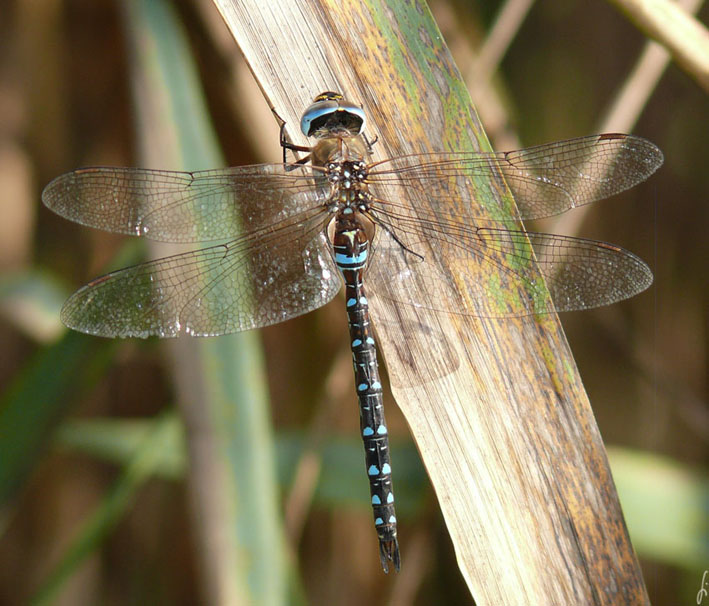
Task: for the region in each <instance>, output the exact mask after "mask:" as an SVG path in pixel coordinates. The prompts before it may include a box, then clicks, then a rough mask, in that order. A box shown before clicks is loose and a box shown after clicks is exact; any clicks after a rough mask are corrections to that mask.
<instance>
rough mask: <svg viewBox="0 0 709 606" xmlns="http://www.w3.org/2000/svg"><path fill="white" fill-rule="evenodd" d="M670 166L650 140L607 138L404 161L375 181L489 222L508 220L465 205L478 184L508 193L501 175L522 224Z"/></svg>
mask: <svg viewBox="0 0 709 606" xmlns="http://www.w3.org/2000/svg"><path fill="white" fill-rule="evenodd" d="M662 161H663V156H662V152H661V151H660V150H659V149H658V148H657V147H656V146H655V145H654V144H653V143H650V142H649V141H646V140H645V139H642V138H640V137H634V136H632V135H621V134H604V135H593V136H589V137H581V138H578V139H570V140H568V141H557V142H554V143H548V144H545V145H538V146H536V147H530V148H528V149H522V150H518V151H510V152H494V153H432V154H414V155H408V156H400V157H397V158H392V159H390V160H384V161H383V162H379V163H377V164H375V165H373V166H372V168H371V169H370V171H369V175H368V182H370V183H372V184H377V183H383V184H386V183H393V184H399V185H403V186H404V187H406V188H410V189H411V190H414V191H417V192H419V194H420V195H421V196H425V197H426V198H428V199H429V200H430V202H431V205H432V207H433V208H434V209H436V211H440V212H441V213H443V215H444V216H445V215H448V216H450V217H453V216H454V213H455V214H459V215H460V216H466V217H467V218H469V219H475V220H476V221H478V222H485V221H489V220H490V219H491V217H492V218H493V219H496V220H505V215H504V214H501V213H500V211H501V210H502V209H501V208H500V207H499V206H497V203H496V202H494V201H491V200H478V203H479V205H480V206H481V207H482V209H483V210H482V212H481V213H480V215H481V216H479V217H478V216H470V209H469V208H467V209H461V203H460V201H461V200H467V199H469V194H468V189H469V187H470V185H471V180H473V181H474V180H475V179H481V180H483V181H485V182H489V181H490V180H492V182H493V183H499V187H500V189H502V188H504V183H503V182H502V181H501V180H500V176H501V177H502V178H504V181H505V182H506V183H507V185H508V186H509V188H510V190H511V191H512V194H513V195H514V197H515V202H516V203H517V208H518V210H519V218H521V219H538V218H542V217H549V216H552V215H556V214H559V213H562V212H564V211H566V210H569V209H570V208H575V207H577V206H582V205H584V204H588V203H590V202H593V201H595V200H601V199H603V198H607V197H608V196H612V195H614V194H617V193H619V192H622V191H624V190H626V189H628V188H630V187H633V186H634V185H636V184H638V183H640V182H641V181H644V180H645V179H647V178H648V177H649V176H650V175H651V174H652V173H654V172H655V171H656V170H657V169H658V168H659V167H660V165H661V164H662ZM463 211H465V215H462V214H460V213H462V212H463ZM506 216H507V217H509V215H506Z"/></svg>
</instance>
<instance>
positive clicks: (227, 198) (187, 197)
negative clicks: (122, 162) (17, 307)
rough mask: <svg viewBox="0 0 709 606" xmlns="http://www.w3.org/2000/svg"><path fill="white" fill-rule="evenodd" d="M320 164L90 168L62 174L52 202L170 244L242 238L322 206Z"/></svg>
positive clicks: (78, 216)
mask: <svg viewBox="0 0 709 606" xmlns="http://www.w3.org/2000/svg"><path fill="white" fill-rule="evenodd" d="M318 170H319V169H317V168H313V167H310V166H308V167H305V166H302V165H299V164H287V165H284V164H257V165H253V166H239V167H232V168H223V169H217V170H206V171H199V172H191V173H188V172H174V171H163V170H149V169H141V168H109V167H104V168H84V169H80V170H76V171H73V172H70V173H66V174H64V175H61V176H59V177H57V178H56V179H54V180H53V181H52V182H51V183H50V184H49V185H47V187H46V188H45V189H44V192H43V193H42V200H43V202H44V204H45V205H46V206H47V207H48V208H50V209H52V210H53V211H54V212H56V213H57V214H59V215H61V216H62V217H65V218H67V219H70V220H71V221H74V222H76V223H80V224H82V225H87V226H89V227H96V228H98V229H103V230H105V231H111V232H117V233H123V234H129V235H133V236H145V237H148V238H151V239H153V240H159V241H163V242H205V241H210V240H224V239H227V238H234V237H237V236H238V235H239V234H240V233H247V232H256V231H258V230H260V229H263V228H264V227H267V226H269V225H272V224H274V223H278V222H280V221H283V220H285V219H287V218H288V216H290V215H294V214H297V213H299V212H301V211H303V210H306V209H307V208H311V207H312V206H315V205H317V203H318V201H322V200H324V199H325V198H326V197H327V194H328V193H329V187H328V186H326V185H324V184H323V181H322V180H317V179H315V178H314V177H313V172H314V171H315V172H316V173H317V171H318Z"/></svg>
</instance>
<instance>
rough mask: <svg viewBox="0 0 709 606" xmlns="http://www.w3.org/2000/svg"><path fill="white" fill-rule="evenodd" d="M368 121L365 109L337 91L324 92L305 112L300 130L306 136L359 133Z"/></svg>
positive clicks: (353, 134) (320, 136) (354, 134)
mask: <svg viewBox="0 0 709 606" xmlns="http://www.w3.org/2000/svg"><path fill="white" fill-rule="evenodd" d="M365 122H366V118H365V114H364V110H363V109H362V108H361V107H358V106H357V105H355V104H354V103H350V102H349V101H346V100H345V99H344V98H343V97H342V95H339V94H337V93H323V94H322V95H318V97H316V98H315V102H314V103H313V104H312V105H311V106H310V107H308V109H306V110H305V112H303V117H302V118H301V120H300V130H301V132H302V133H303V134H304V135H305V136H306V137H318V138H322V137H327V136H329V135H332V134H333V133H338V132H339V133H340V134H342V133H343V131H344V132H346V133H347V134H348V135H349V136H353V137H354V136H356V135H359V134H360V133H361V132H362V130H364V125H365Z"/></svg>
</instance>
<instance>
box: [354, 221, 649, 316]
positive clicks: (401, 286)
mask: <svg viewBox="0 0 709 606" xmlns="http://www.w3.org/2000/svg"><path fill="white" fill-rule="evenodd" d="M376 220H377V223H378V225H379V229H378V230H377V235H376V236H375V242H374V253H373V257H378V258H376V259H375V258H373V259H372V263H371V264H370V266H369V268H368V273H367V279H368V283H369V284H372V288H373V289H375V290H376V292H377V294H379V295H381V296H384V297H387V298H389V299H392V300H395V301H400V302H403V303H407V304H412V305H414V306H420V307H425V308H429V309H433V310H438V311H445V312H448V313H458V314H464V315H472V316H477V317H491V318H497V317H510V316H524V315H530V314H541V313H549V312H552V311H573V310H582V309H589V308H593V307H598V306H601V305H609V304H611V303H615V302H617V301H621V300H623V299H626V298H628V297H632V296H633V295H635V294H637V293H639V292H642V291H643V290H645V289H646V288H648V286H650V284H651V283H652V272H651V271H650V269H649V268H648V266H647V265H646V264H645V263H644V262H643V261H642V260H641V259H639V258H638V257H636V256H635V255H634V254H632V253H631V252H629V251H627V250H625V249H623V248H620V247H617V246H614V245H611V244H607V243H605V242H598V241H595V240H586V239H582V238H572V237H568V236H559V235H555V234H542V233H533V232H525V231H521V230H507V229H501V228H490V227H471V226H469V225H464V224H462V223H452V222H448V223H441V222H434V221H423V220H421V219H420V218H416V219H410V218H406V217H404V216H401V215H399V216H394V215H391V214H386V215H384V214H382V213H381V212H379V213H377V215H376ZM394 236H395V237H394ZM530 243H531V247H530ZM532 247H533V248H532ZM533 251H534V252H533ZM383 258H386V263H384V262H382V261H383ZM446 265H450V266H451V268H452V271H450V272H449V271H447V270H443V269H442V268H443V267H445V266H446ZM545 285H546V286H545ZM547 288H548V290H547Z"/></svg>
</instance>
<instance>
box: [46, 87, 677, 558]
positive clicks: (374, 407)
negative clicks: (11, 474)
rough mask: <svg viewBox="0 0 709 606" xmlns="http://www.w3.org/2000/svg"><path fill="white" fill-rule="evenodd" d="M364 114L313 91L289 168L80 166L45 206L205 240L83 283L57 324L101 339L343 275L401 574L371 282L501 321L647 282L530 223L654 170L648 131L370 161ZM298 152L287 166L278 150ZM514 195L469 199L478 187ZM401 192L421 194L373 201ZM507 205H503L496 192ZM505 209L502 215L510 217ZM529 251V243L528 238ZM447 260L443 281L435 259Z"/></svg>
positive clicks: (375, 503) (179, 329)
mask: <svg viewBox="0 0 709 606" xmlns="http://www.w3.org/2000/svg"><path fill="white" fill-rule="evenodd" d="M365 124H366V114H365V112H364V110H363V109H362V108H361V107H359V106H358V105H356V104H354V103H352V102H349V101H347V100H346V99H345V98H344V97H343V96H342V95H341V94H339V93H334V92H325V93H322V94H320V95H318V96H317V97H316V98H315V99H314V101H313V103H312V105H311V106H310V107H308V108H307V109H306V110H305V112H304V113H303V117H302V120H301V130H302V132H303V134H304V135H305V136H306V137H310V138H313V139H314V140H315V144H314V145H313V146H312V147H301V146H296V145H293V144H291V143H289V142H287V141H286V140H285V138H284V137H283V135H282V137H281V144H282V146H283V148H284V162H283V163H278V164H258V165H253V166H239V167H232V168H223V169H216V170H207V171H199V172H174V171H164V170H150V169H141V168H107V167H100V168H85V169H80V170H76V171H73V172H70V173H67V174H64V175H61V176H60V177H57V178H56V179H54V180H53V181H52V182H51V183H50V184H49V185H48V186H47V187H46V188H45V190H44V192H43V194H42V199H43V201H44V204H45V205H46V206H47V207H49V208H50V209H52V210H53V211H54V212H56V213H58V214H59V215H61V216H63V217H66V218H67V219H70V220H72V221H75V222H77V223H80V224H82V225H87V226H90V227H95V228H98V229H103V230H106V231H110V232H117V233H122V234H130V235H134V236H140V237H146V238H151V239H154V240H158V241H165V242H174V243H183V244H191V243H208V245H207V246H206V247H205V248H201V249H199V250H192V251H189V252H183V253H180V254H175V255H172V256H169V257H166V258H163V259H157V260H152V261H148V262H145V263H141V264H139V265H135V266H133V267H128V268H126V269H121V270H119V271H115V272H112V273H109V274H107V275H105V276H102V277H99V278H96V279H95V280H92V281H91V282H89V283H88V284H87V285H86V286H84V287H82V288H81V289H79V290H78V291H77V292H75V293H74V294H73V295H72V296H71V297H70V298H69V299H68V300H67V301H66V303H65V305H64V307H63V308H62V312H61V318H62V321H63V322H64V323H65V324H66V325H67V326H69V327H70V328H73V329H75V330H78V331H81V332H85V333H88V334H92V335H99V336H103V337H148V336H158V337H177V336H178V335H182V334H185V335H192V336H205V337H206V336H218V335H224V334H229V333H234V332H239V331H244V330H250V329H253V328H259V327H263V326H269V325H272V324H276V323H279V322H284V321H286V320H288V319H290V318H293V317H296V316H299V315H302V314H305V313H308V312H309V311H312V310H314V309H317V308H319V307H321V306H323V305H325V304H326V303H327V302H329V301H330V300H332V299H333V298H334V297H335V295H336V294H337V293H338V292H339V291H340V290H341V289H342V286H343V284H344V294H345V296H344V299H345V306H346V311H347V316H348V320H349V331H350V344H351V348H352V355H353V365H354V374H355V387H356V392H357V397H358V400H359V408H360V429H361V436H362V439H363V441H364V447H365V461H366V471H367V476H368V478H369V483H370V493H371V504H372V509H373V514H374V524H375V527H376V531H377V536H378V539H379V551H380V558H381V563H382V567H383V569H384V571H385V572H388V569H389V565H390V564H391V565H393V566H394V568H395V569H396V570H399V568H400V554H399V545H398V539H397V524H396V514H395V510H394V492H393V487H392V480H391V458H390V454H389V442H388V430H387V425H386V420H385V417H384V409H383V399H382V385H381V381H380V377H379V371H378V366H377V350H376V344H375V340H374V333H373V330H372V326H371V324H370V319H369V302H368V300H367V295H366V291H370V292H373V293H376V294H377V295H378V296H382V297H385V298H388V299H389V300H392V301H395V302H397V303H401V304H405V305H413V306H418V307H424V308H427V309H432V310H434V311H438V312H442V313H457V314H467V315H473V316H477V317H492V318H504V317H514V316H523V315H529V314H539V313H549V312H554V311H569V310H580V309H588V308H592V307H597V306H600V305H607V304H610V303H613V302H616V301H620V300H622V299H625V298H628V297H631V296H633V295H635V294H637V293H639V292H641V291H643V290H644V289H646V288H647V287H648V286H649V285H650V284H651V283H652V273H651V271H650V269H649V268H648V267H647V265H646V264H645V263H644V262H643V261H642V260H641V259H639V258H638V257H636V256H635V255H634V254H632V253H630V252H628V251H626V250H624V249H622V248H620V247H618V246H615V245H612V244H607V243H605V242H598V241H594V240H586V239H580V238H572V237H568V236H561V235H555V234H542V233H533V232H527V231H525V230H524V229H523V227H522V226H521V224H520V222H519V221H520V220H524V219H535V218H541V217H548V216H551V215H556V214H559V213H562V212H564V211H566V210H568V209H571V208H574V207H578V206H581V205H584V204H588V203H590V202H593V201H595V200H598V199H602V198H606V197H608V196H611V195H614V194H617V193H619V192H621V191H623V190H625V189H628V188H630V187H632V186H633V185H635V184H637V183H639V182H641V181H643V180H645V179H647V178H648V177H649V176H650V175H651V174H652V173H653V172H655V170H657V168H658V167H659V166H660V165H661V164H662V161H663V157H662V153H661V152H660V150H659V149H658V148H657V147H656V146H655V145H653V144H652V143H650V142H649V141H646V140H645V139H642V138H639V137H634V136H631V135H623V134H602V135H594V136H589V137H582V138H578V139H572V140H568V141H560V142H555V143H549V144H546V145H539V146H536V147H531V148H528V149H523V150H518V151H511V152H493V153H485V152H483V153H474V152H459V153H456V152H441V153H427V154H411V155H402V156H398V157H393V158H390V159H386V160H383V161H380V162H372V161H371V160H370V159H369V157H370V154H371V151H372V150H371V145H370V143H369V141H368V140H367V138H366V137H365V135H364V129H365ZM286 149H290V150H293V151H303V152H307V154H308V155H307V156H306V157H304V158H303V159H301V160H299V161H297V162H291V163H288V162H286V161H285V150H286ZM476 180H478V181H485V182H492V183H493V184H495V186H496V187H497V189H498V190H499V191H503V192H504V191H510V192H511V193H512V194H513V196H514V200H515V202H516V211H514V212H515V213H516V214H510V209H511V208H513V207H511V206H509V205H508V204H510V198H509V196H507V197H505V195H504V194H503V196H502V198H501V199H502V200H503V201H502V202H499V201H497V200H492V199H490V200H482V201H476V203H475V204H473V203H472V202H471V201H470V200H469V198H468V193H467V192H468V190H469V188H470V185H471V183H472V182H474V181H476ZM396 187H399V188H404V189H405V190H407V194H409V195H411V196H413V197H414V198H416V197H418V199H424V200H426V201H427V204H425V205H424V204H422V205H420V206H415V207H411V206H409V205H407V204H403V203H402V202H400V201H398V199H397V198H396V196H392V195H386V192H390V191H394V189H393V188H396ZM505 200H507V202H505ZM510 217H513V218H510ZM530 244H531V246H530ZM444 261H445V263H447V264H448V265H449V266H452V267H454V268H455V269H456V270H457V271H456V272H455V274H456V275H452V272H447V271H444V270H443V269H442V267H444Z"/></svg>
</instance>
